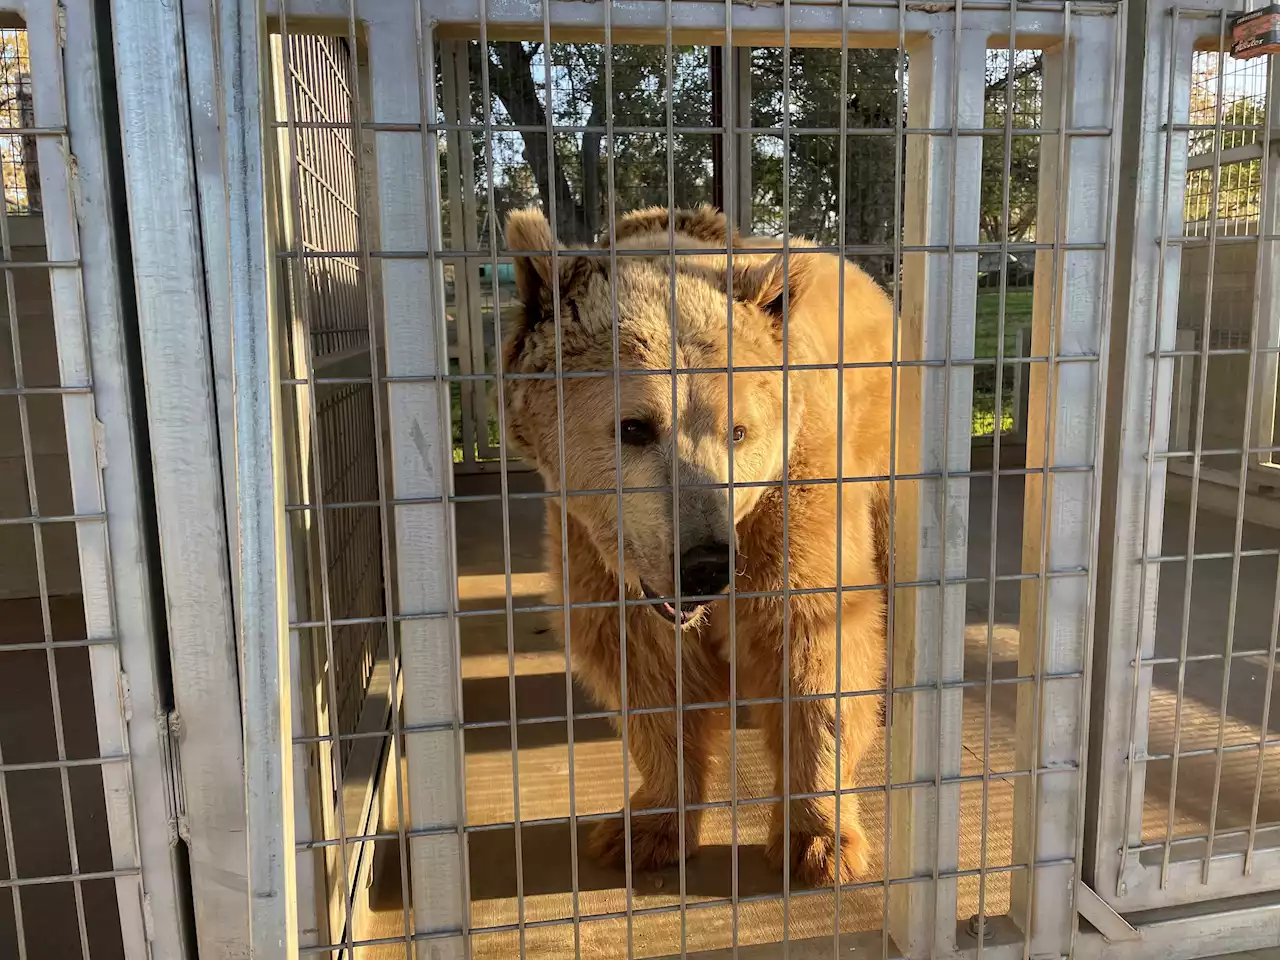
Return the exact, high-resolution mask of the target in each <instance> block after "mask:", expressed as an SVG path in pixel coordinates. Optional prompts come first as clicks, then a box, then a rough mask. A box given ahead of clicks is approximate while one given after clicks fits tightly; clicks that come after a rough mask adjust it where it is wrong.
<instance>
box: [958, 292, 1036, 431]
mask: <svg viewBox="0 0 1280 960" xmlns="http://www.w3.org/2000/svg"><path fill="white" fill-rule="evenodd" d="M1031 301H1032V294H1031V291H1030V290H1008V291H1006V292H1005V304H1004V355H1005V356H1006V357H1016V356H1017V355H1018V331H1019V330H1020V329H1022V328H1024V327H1028V326H1030V325H1031ZM975 321H976V323H975V330H974V336H973V355H974V356H975V357H991V358H993V359H994V358H995V356H996V355H997V352H998V351H997V347H998V344H999V338H1000V291H999V290H982V291H980V292H979V293H978V302H977V310H976V317H975ZM1002 375H1003V377H1004V391H1003V393H1002V394H1001V397H1000V401H1001V402H1000V408H1001V409H1000V430H1001V432H1002V433H1003V432H1005V431H1007V430H1012V429H1013V400H1014V398H1013V389H1012V388H1013V370H1012V368H1011V367H1010V366H1009V365H1008V364H1005V367H1004V370H1003V371H1002ZM995 405H996V370H995V368H994V366H987V367H976V368H975V369H974V373H973V435H974V436H975V437H989V436H991V434H992V433H994V432H995V419H996V417H995Z"/></svg>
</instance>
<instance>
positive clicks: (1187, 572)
mask: <svg viewBox="0 0 1280 960" xmlns="http://www.w3.org/2000/svg"><path fill="white" fill-rule="evenodd" d="M1226 38H1227V15H1226V12H1225V11H1219V13H1218V51H1217V57H1218V89H1217V91H1216V95H1215V98H1214V111H1213V112H1214V130H1213V167H1212V171H1213V172H1212V178H1211V186H1210V188H1209V189H1210V195H1209V245H1208V248H1207V253H1208V259H1209V263H1208V270H1207V272H1206V274H1205V287H1204V311H1203V318H1202V320H1201V325H1200V356H1199V358H1198V360H1199V366H1200V369H1199V371H1198V373H1199V377H1198V380H1199V383H1198V385H1197V386H1198V389H1197V398H1196V406H1197V409H1196V416H1195V440H1194V441H1193V444H1194V446H1193V453H1192V457H1191V502H1190V505H1189V507H1188V515H1187V549H1186V561H1185V564H1186V565H1185V569H1184V573H1183V583H1182V589H1183V596H1182V623H1181V627H1180V630H1179V636H1178V681H1177V693H1176V695H1175V697H1174V705H1173V751H1172V753H1173V759H1172V760H1171V761H1170V772H1169V800H1168V806H1167V808H1166V817H1167V819H1166V821H1165V834H1164V844H1163V846H1164V849H1163V850H1162V851H1161V854H1160V889H1162V890H1163V889H1164V888H1165V887H1166V886H1167V885H1168V882H1169V856H1170V854H1171V853H1172V851H1173V824H1174V812H1175V810H1176V809H1177V796H1178V773H1179V771H1180V761H1181V759H1182V758H1181V753H1182V700H1183V695H1184V693H1185V691H1186V679H1187V644H1188V641H1189V637H1190V633H1191V591H1192V585H1193V577H1194V572H1195V565H1196V521H1197V519H1198V517H1199V513H1200V509H1199V506H1200V468H1201V465H1202V464H1201V460H1202V459H1203V453H1204V414H1205V403H1206V400H1207V397H1206V395H1205V393H1206V388H1207V387H1208V384H1209V334H1210V330H1211V327H1212V320H1213V278H1214V273H1215V270H1214V261H1215V260H1216V258H1217V252H1218V195H1219V191H1220V189H1221V187H1222V141H1223V131H1222V118H1223V100H1224V92H1225V86H1224V83H1225V79H1226V78H1225V72H1226V71H1225V66H1226V53H1225V48H1226ZM1177 362H1178V363H1185V362H1186V358H1184V357H1179V358H1178V360H1177ZM1249 379H1250V385H1251V386H1252V380H1253V365H1252V364H1250V366H1249ZM1179 399H1181V398H1179ZM1249 412H1250V413H1251V412H1252V411H1249ZM1245 438H1246V439H1245V441H1244V446H1245V447H1248V445H1249V444H1248V439H1247V438H1248V433H1247V432H1246V434H1245ZM1244 480H1245V477H1244V474H1243V473H1242V474H1241V476H1240V504H1239V509H1238V511H1237V512H1238V514H1239V519H1238V521H1237V526H1236V532H1237V536H1236V540H1235V556H1234V560H1233V563H1232V574H1233V576H1232V585H1233V588H1232V591H1231V598H1230V601H1229V603H1230V614H1229V616H1228V622H1227V658H1226V659H1225V660H1224V661H1223V664H1222V678H1223V679H1222V709H1223V716H1222V719H1221V721H1220V730H1222V732H1224V733H1225V727H1224V726H1223V725H1224V724H1225V721H1226V697H1227V683H1228V681H1229V680H1230V678H1231V638H1232V632H1233V626H1234V623H1235V589H1234V586H1235V584H1236V582H1237V577H1238V574H1239V571H1240V538H1239V533H1240V531H1241V529H1242V528H1243V523H1244V516H1243V513H1244V489H1245V485H1244ZM1221 758H1222V754H1221V753H1219V754H1218V760H1219V765H1218V773H1219V774H1220V773H1221V769H1222V768H1221ZM1211 805H1212V808H1213V810H1214V811H1215V812H1216V810H1217V778H1216V777H1215V780H1214V790H1213V801H1212V804H1211ZM1209 836H1210V838H1212V837H1213V822H1212V816H1211V817H1210V823H1209ZM1212 847H1213V841H1212V839H1210V842H1209V849H1212ZM1204 869H1205V871H1206V872H1207V871H1208V869H1209V860H1208V855H1207V854H1206V857H1205V861H1204ZM1205 882H1208V880H1207V878H1206V881H1205Z"/></svg>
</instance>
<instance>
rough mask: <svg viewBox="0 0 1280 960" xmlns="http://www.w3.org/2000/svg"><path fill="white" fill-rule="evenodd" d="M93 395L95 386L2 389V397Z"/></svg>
mask: <svg viewBox="0 0 1280 960" xmlns="http://www.w3.org/2000/svg"><path fill="white" fill-rule="evenodd" d="M86 393H93V385H92V384H88V385H85V386H76V387H2V388H0V397H45V396H54V397H59V396H74V395H77V394H79V395H83V394H86Z"/></svg>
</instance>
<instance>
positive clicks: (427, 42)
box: [351, 4, 514, 958]
mask: <svg viewBox="0 0 1280 960" xmlns="http://www.w3.org/2000/svg"><path fill="white" fill-rule="evenodd" d="M414 34H415V40H416V50H415V52H416V54H417V57H416V59H417V63H418V66H419V70H418V105H419V107H420V109H421V110H422V115H421V121H422V122H421V124H420V128H421V133H422V144H421V145H422V147H423V148H424V156H425V158H426V163H425V166H426V168H427V175H428V182H429V183H430V184H433V185H434V184H438V183H439V180H440V178H439V156H438V154H437V153H436V150H437V147H438V146H439V144H438V141H437V139H436V138H435V137H434V136H431V135H430V134H429V131H428V126H427V122H426V121H427V120H428V119H429V118H431V117H434V116H436V107H437V104H436V101H435V84H434V83H432V82H431V81H430V80H428V79H427V78H428V77H434V76H435V48H434V46H433V44H432V42H431V38H430V36H429V35H428V33H427V31H426V30H425V29H424V24H423V10H422V5H421V4H415V5H414ZM351 49H352V56H353V57H354V55H355V50H356V48H355V47H354V46H353V47H352V48H351ZM372 60H373V56H372V53H371V54H370V61H371V62H372ZM482 61H483V62H484V63H485V65H486V66H487V60H484V59H483V58H482ZM353 72H354V75H355V76H356V77H357V78H358V77H359V71H358V70H356V71H353ZM391 82H392V83H394V82H395V78H394V76H393V77H392V78H391ZM377 99H378V98H377V96H376V95H375V97H374V102H375V103H376V102H377ZM487 107H488V104H487V102H486V108H487ZM424 200H425V202H426V206H427V211H426V212H427V218H428V219H427V229H426V234H427V248H428V252H429V253H430V254H433V255H436V256H437V258H438V252H439V248H440V246H441V245H442V239H441V237H440V236H439V231H440V224H441V222H442V217H441V210H440V196H439V191H438V188H437V189H434V190H428V192H427V194H426V196H425V197H424ZM492 209H493V208H492V207H490V210H492ZM361 226H362V229H363V221H362V222H361ZM491 242H494V243H496V240H493V241H491ZM367 244H368V239H367V237H365V238H364V239H362V241H361V246H362V249H367ZM367 265H368V259H367V255H366V269H367ZM494 278H495V280H494V282H495V283H496V282H497V271H496V270H495V271H494ZM429 281H430V284H431V286H432V287H433V288H434V289H433V291H432V293H431V297H432V301H433V306H434V308H435V314H436V318H437V324H436V329H435V338H436V350H435V361H436V364H435V370H436V376H437V377H438V378H439V379H438V381H437V383H436V386H437V388H438V389H437V391H436V393H435V400H436V414H437V421H436V422H437V429H438V430H439V431H440V435H439V440H438V442H437V443H436V449H437V450H438V451H439V458H440V464H439V470H440V476H441V477H442V478H443V480H444V488H445V489H444V492H448V491H451V490H452V487H453V484H452V479H453V470H454V466H453V449H452V437H453V434H452V429H451V426H452V424H451V409H450V394H449V383H448V381H447V380H446V379H445V377H446V375H447V374H448V371H449V334H448V315H447V313H446V311H445V303H444V271H443V268H442V267H441V266H439V265H437V264H435V263H433V265H432V268H431V270H430V273H429ZM366 296H368V298H369V307H368V309H369V324H370V327H369V331H370V335H371V336H372V335H373V334H374V333H375V332H376V326H375V324H374V320H373V317H374V311H373V298H372V292H371V291H368V290H366ZM494 309H495V313H496V312H497V302H496V301H495V304H494ZM387 339H388V341H390V336H389V335H388V338H387ZM388 356H390V354H389V353H388ZM500 357H501V352H500V351H499V363H500V362H501V360H500ZM372 362H373V363H374V364H375V366H374V367H373V369H374V370H377V369H379V368H378V367H377V365H376V362H377V358H376V357H375V358H373V361H372ZM388 366H389V364H388ZM500 370H501V368H500V367H499V371H500ZM499 379H500V378H499ZM410 429H411V430H412V429H413V428H412V427H410ZM379 435H380V436H381V431H380V430H379ZM446 437H448V438H449V440H448V441H446V440H445V438H446ZM500 452H501V451H500ZM501 460H502V462H501V464H500V468H503V467H505V465H506V457H505V455H503V456H502V457H501ZM379 489H380V490H386V489H387V488H386V485H385V484H381V483H380V484H379ZM380 499H381V498H380ZM381 508H382V509H384V510H385V509H386V504H385V502H384V503H382V504H381ZM441 520H442V525H443V527H444V532H445V538H446V540H447V542H448V553H447V556H448V561H447V574H448V588H447V603H448V614H447V620H448V625H449V639H450V641H451V642H452V648H451V650H450V653H452V655H453V663H452V664H451V667H452V668H453V684H452V693H453V697H454V709H453V715H452V717H451V718H450V726H451V727H452V730H451V731H450V732H451V734H452V740H453V748H454V757H455V761H456V772H455V778H456V783H455V788H454V798H453V802H454V803H455V804H456V810H455V821H456V834H455V838H456V842H457V850H456V851H449V850H447V849H446V850H444V851H442V852H441V854H440V859H441V860H443V861H444V863H445V865H446V866H452V864H450V861H449V855H450V853H454V856H455V862H456V865H457V871H458V882H457V886H456V888H455V891H456V895H457V903H456V905H454V904H451V903H450V902H449V900H448V898H447V897H446V896H439V895H434V894H432V895H428V896H424V897H422V899H423V900H427V901H428V902H429V903H430V904H431V905H432V906H433V907H435V908H436V909H437V911H438V913H437V915H436V916H435V917H423V916H422V914H423V913H425V912H426V911H425V910H423V909H422V908H421V907H419V905H418V903H417V902H416V901H417V898H418V897H419V896H420V894H418V893H417V892H416V890H415V894H414V899H415V904H414V918H415V923H416V924H417V925H419V926H423V927H426V928H427V929H428V930H430V929H432V928H436V929H438V928H439V927H440V926H442V925H443V924H445V923H449V922H452V918H453V917H455V916H456V917H457V918H458V925H459V927H460V928H461V944H460V946H461V953H462V956H463V957H464V958H470V956H471V952H472V946H471V935H470V934H471V870H470V865H471V860H470V850H469V848H468V846H467V837H466V822H467V759H466V735H465V731H464V729H463V725H462V711H463V696H462V634H461V631H460V627H459V625H458V620H457V610H458V607H459V606H460V604H459V598H458V572H457V567H456V559H457V556H458V533H457V517H456V507H455V506H453V505H452V504H450V505H449V506H448V507H446V508H445V509H444V510H443V511H442V512H441ZM383 536H384V537H385V536H386V534H385V533H384V534H383ZM508 560H509V558H508ZM508 569H510V566H509V564H508ZM397 572H399V571H397ZM506 593H507V594H508V595H510V593H511V591H510V589H508V590H507V591H506ZM391 609H392V608H391V605H390V601H388V604H387V610H388V613H389V612H390V610H391ZM508 624H510V620H508ZM404 647H405V644H404V642H403V636H402V637H401V650H402V651H403V649H404ZM405 689H406V691H407V690H408V685H407V684H406V686H405ZM419 736H421V734H419ZM513 749H514V746H513ZM404 752H405V754H406V756H407V755H408V752H409V751H408V741H407V739H406V742H405V751H404ZM429 759H430V758H424V757H422V756H421V755H420V757H419V760H420V761H423V760H429ZM420 766H422V767H425V768H426V769H425V770H420V771H419V775H422V776H423V777H424V779H427V778H428V777H429V776H430V773H431V772H432V771H431V769H430V763H429V762H423V763H421V764H420ZM411 773H412V770H411ZM423 792H425V791H423ZM410 797H412V793H410ZM424 821H425V822H428V823H429V822H431V821H430V820H428V819H427V818H426V817H423V816H421V815H415V823H414V827H415V829H416V828H417V825H418V823H419V822H424ZM398 833H399V834H400V835H401V837H404V836H405V826H404V821H403V820H402V821H401V823H400V827H399V830H398ZM400 873H401V883H402V885H403V884H404V883H406V879H405V870H404V868H403V866H402V868H401V871H400ZM420 875H421V876H423V877H428V876H430V864H426V865H424V868H423V869H422V870H420ZM423 886H425V884H423V883H422V882H421V881H419V887H418V889H421V888H422V887H423ZM446 889H447V885H446ZM401 896H402V899H403V898H404V897H405V893H404V889H403V887H402V893H401ZM437 904H438V906H437ZM405 925H406V928H408V922H407V920H406V924H405ZM411 943H412V940H411V938H410V937H408V936H406V943H405V952H406V953H409V954H412V947H411ZM458 946H459V945H458V944H454V945H453V949H451V950H449V951H448V953H449V954H450V955H451V956H456V955H457V953H458ZM441 952H442V953H444V952H445V951H441Z"/></svg>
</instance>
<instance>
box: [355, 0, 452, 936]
mask: <svg viewBox="0 0 1280 960" xmlns="http://www.w3.org/2000/svg"><path fill="white" fill-rule="evenodd" d="M419 7H420V5H419V4H413V5H412V6H410V7H404V6H398V5H395V6H393V5H380V6H375V7H369V8H368V9H367V10H366V11H365V13H364V15H363V16H362V17H361V18H360V20H359V21H358V22H357V20H356V19H355V18H356V15H357V11H356V10H355V7H354V4H349V5H348V7H347V10H348V16H347V24H346V26H347V37H348V45H349V53H350V55H351V57H352V63H353V65H354V69H353V71H352V73H353V75H354V77H355V82H356V83H359V82H360V79H359V78H360V76H361V73H362V71H361V70H360V67H359V59H358V58H359V51H360V46H359V43H358V41H359V40H361V39H362V38H363V39H365V40H366V42H367V45H368V46H367V52H366V56H367V58H368V64H369V68H370V70H369V77H368V81H367V83H368V91H369V93H368V98H369V99H368V102H369V104H371V106H372V110H373V111H375V112H373V113H372V115H371V119H370V120H369V121H368V122H366V120H365V119H364V117H363V115H362V113H361V111H359V110H357V111H355V112H354V113H353V114H352V117H351V122H352V126H353V128H354V133H355V140H356V143H357V144H358V145H361V146H363V145H364V143H365V135H366V133H367V132H368V128H369V124H371V123H374V122H377V121H378V119H379V112H383V113H382V115H384V116H390V117H394V118H396V119H397V120H400V119H402V118H405V117H413V116H417V117H420V118H422V119H423V120H426V119H427V118H435V117H436V116H438V114H437V109H438V104H437V102H436V97H435V83H434V81H433V79H431V78H434V76H435V68H436V63H435V54H434V45H433V44H432V43H431V41H430V34H429V33H428V32H427V30H426V24H427V21H426V12H425V11H423V10H421V9H419ZM411 18H412V19H411ZM411 71H412V73H413V74H416V78H414V79H410V80H409V82H406V78H410V75H411V73H410V72H411ZM356 93H357V96H356V101H357V103H361V102H363V97H362V91H361V90H359V89H357V91H356ZM421 132H422V137H421V139H420V140H419V141H418V142H416V143H415V142H414V141H413V140H412V139H411V138H404V137H403V136H402V135H400V134H397V133H391V132H388V133H386V134H385V135H384V134H383V133H382V132H381V131H379V132H378V133H377V134H376V135H375V136H376V147H377V149H376V150H374V151H373V157H374V160H373V165H374V166H373V169H372V170H371V171H370V174H369V176H368V177H366V176H365V174H364V163H365V161H364V159H363V150H360V151H357V157H358V158H360V159H359V162H358V164H357V179H358V181H359V182H360V183H361V184H362V185H366V186H367V188H369V189H372V190H374V191H376V196H377V202H376V206H375V207H374V210H376V211H385V212H386V215H385V216H381V217H380V218H379V222H378V225H377V235H376V242H377V244H378V246H379V247H380V248H382V249H384V250H405V249H413V250H421V249H424V248H425V249H426V252H427V258H426V259H425V260H408V259H403V260H402V259H396V260H392V259H379V260H378V261H377V263H378V272H379V274H380V277H381V281H382V289H383V290H394V291H398V293H397V295H396V296H388V297H386V298H385V299H384V302H382V303H381V304H379V303H377V302H376V301H375V299H374V296H373V291H372V290H371V289H368V288H366V291H365V296H366V302H367V309H368V310H369V314H370V320H369V323H370V334H371V336H375V337H377V336H379V335H380V339H379V342H378V349H379V350H380V351H381V354H380V355H379V356H377V357H376V358H374V364H375V365H374V367H373V370H372V371H371V373H373V374H374V375H375V376H380V375H381V373H382V372H383V371H385V374H386V379H387V381H388V383H387V386H386V388H385V389H386V400H385V402H386V407H387V412H386V421H385V422H386V424H387V433H388V434H389V437H390V439H389V441H388V446H387V447H386V448H385V449H386V451H387V453H388V454H389V456H390V461H389V464H388V466H389V469H390V473H389V484H388V486H389V487H390V493H391V496H392V497H393V498H394V499H395V500H396V501H397V503H396V504H395V505H391V504H383V505H382V507H380V509H382V508H386V509H387V510H388V519H389V522H393V523H394V525H395V534H394V535H395V549H394V552H393V554H392V555H393V556H394V557H395V566H394V567H388V575H389V576H390V577H392V578H393V583H394V585H395V590H396V604H397V607H396V608H393V607H390V606H389V607H388V615H390V614H391V613H392V611H393V610H394V612H395V615H396V616H397V617H401V618H406V619H401V620H400V621H399V623H398V627H399V630H398V632H399V645H400V656H401V658H402V661H401V669H400V677H401V682H402V684H403V690H402V692H401V703H402V704H403V708H404V713H405V716H404V724H405V728H419V727H422V728H426V727H429V728H430V729H413V732H412V734H411V735H410V734H408V733H407V732H405V730H404V729H402V732H405V736H404V746H403V756H404V757H405V759H406V761H407V767H408V783H409V790H408V797H407V803H406V805H407V807H408V808H409V813H410V816H411V818H412V823H411V825H410V827H409V829H410V830H412V831H414V832H415V833H416V832H417V831H419V830H424V829H425V828H428V827H438V826H441V825H447V826H449V827H451V828H453V829H451V830H450V831H449V832H439V833H438V832H435V831H431V832H430V833H429V834H427V835H416V836H408V835H406V839H407V845H408V850H409V853H410V859H411V866H410V870H409V878H410V879H411V881H412V887H413V889H412V903H413V923H414V930H415V936H417V935H420V934H423V933H425V932H431V933H433V934H435V935H436V937H435V938H433V940H432V941H431V942H432V945H433V946H432V949H433V950H436V951H438V952H439V953H440V955H441V956H442V957H456V956H458V955H459V954H466V953H467V952H468V950H469V942H468V939H467V935H468V933H469V929H470V927H469V913H468V911H469V906H470V896H469V890H468V888H467V871H468V862H467V854H466V843H465V832H464V821H465V817H466V788H465V772H466V768H465V758H464V755H463V753H464V751H463V746H464V745H463V728H462V724H461V710H462V699H461V696H462V689H461V670H460V668H459V664H458V656H459V638H458V620H457V615H456V612H457V575H456V566H455V558H456V529H455V528H456V525H455V523H454V522H453V521H454V518H453V512H452V504H451V496H452V490H453V463H452V450H451V444H450V443H449V440H448V438H449V436H450V422H449V401H448V381H447V380H446V379H445V377H444V373H443V372H444V371H447V370H448V347H447V335H446V329H447V328H446V323H447V321H446V318H445V313H444V282H443V271H442V267H441V263H440V257H439V252H440V250H441V248H442V241H441V238H440V224H441V219H442V218H441V209H440V188H439V183H440V162H439V156H438V143H437V139H436V137H435V136H434V135H428V133H429V130H428V127H427V125H426V124H425V123H424V124H422V128H421ZM424 150H425V157H424V155H423V154H424ZM401 210H408V211H413V210H425V211H426V216H425V217H417V218H413V217H407V216H399V215H396V214H398V213H399V211H401ZM366 221H367V217H362V218H361V221H360V223H361V233H360V236H359V237H358V248H359V249H358V253H359V256H360V259H361V263H362V264H363V271H364V273H365V275H366V276H369V277H372V270H373V257H372V255H371V253H370V246H371V245H372V243H373V242H374V237H371V236H370V232H371V228H369V227H368V226H367V223H366ZM379 312H380V314H381V316H380V318H379ZM375 318H377V319H375ZM424 318H425V322H424ZM402 378H403V379H402ZM424 442H425V443H426V444H427V445H429V446H430V445H434V447H435V455H436V457H437V458H438V459H437V461H436V463H435V464H432V465H430V466H428V467H427V468H426V469H424V467H423V455H422V453H421V452H420V449H419V448H420V445H421V444H423V443H424ZM384 489H385V488H384ZM379 499H380V500H381V499H384V497H383V496H382V495H380V497H379ZM397 608H398V609H397ZM441 609H443V610H444V611H445V616H444V617H442V618H423V619H417V618H413V619H408V618H407V617H408V616H409V615H413V614H424V613H434V612H437V611H439V610H441ZM393 622H395V621H393ZM401 829H403V825H402V827H401ZM455 931H456V935H455ZM421 949H422V948H421V947H416V948H415V954H417V953H420V952H421Z"/></svg>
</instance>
